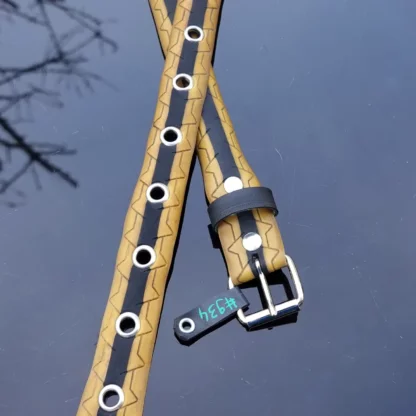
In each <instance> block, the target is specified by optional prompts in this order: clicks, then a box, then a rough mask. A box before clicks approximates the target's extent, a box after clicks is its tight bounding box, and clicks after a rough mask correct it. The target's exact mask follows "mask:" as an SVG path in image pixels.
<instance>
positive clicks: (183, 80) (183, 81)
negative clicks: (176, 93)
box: [176, 76, 191, 89]
mask: <svg viewBox="0 0 416 416" xmlns="http://www.w3.org/2000/svg"><path fill="white" fill-rule="evenodd" d="M176 85H177V86H178V87H179V88H184V89H185V88H188V87H189V86H190V85H191V81H189V79H188V78H187V77H185V76H181V77H178V78H177V80H176Z"/></svg>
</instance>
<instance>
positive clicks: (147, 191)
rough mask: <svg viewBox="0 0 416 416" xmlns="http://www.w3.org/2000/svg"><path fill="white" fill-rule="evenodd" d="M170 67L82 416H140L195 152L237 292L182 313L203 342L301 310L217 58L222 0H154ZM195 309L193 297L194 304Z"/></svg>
mask: <svg viewBox="0 0 416 416" xmlns="http://www.w3.org/2000/svg"><path fill="white" fill-rule="evenodd" d="M149 4H150V8H151V11H152V14H153V18H154V22H155V25H156V29H157V32H158V36H159V40H160V44H161V47H162V51H163V54H164V56H165V65H164V68H163V74H162V78H161V81H160V88H159V94H158V101H157V105H156V110H155V114H154V119H153V123H152V127H151V130H150V133H149V137H148V140H147V145H146V151H145V155H144V161H143V165H142V170H141V173H140V176H139V179H138V181H137V184H136V187H135V189H134V192H133V196H132V199H131V202H130V205H129V208H128V211H127V215H126V219H125V223H124V229H123V235H122V239H121V242H120V247H119V250H118V255H117V260H116V265H115V271H114V277H113V283H112V287H111V290H110V295H109V299H108V302H107V306H106V309H105V313H104V317H103V320H102V325H101V329H100V333H99V337H98V342H97V346H96V351H95V356H94V360H93V364H92V368H91V372H90V375H89V377H88V380H87V383H86V386H85V389H84V393H83V395H82V398H81V402H80V405H79V408H78V413H77V415H78V416H87V415H88V416H92V415H93V416H96V415H99V416H106V415H118V416H121V415H122V416H133V415H134V416H140V415H142V414H143V408H144V399H145V394H146V387H147V381H148V377H149V370H150V365H151V361H152V355H153V350H154V345H155V341H156V334H157V329H158V325H159V319H160V315H161V310H162V305H163V298H164V293H165V288H166V283H167V279H168V276H169V272H170V269H171V264H172V261H173V258H174V255H175V246H176V243H177V238H178V233H179V228H180V220H181V217H182V209H183V206H184V202H185V198H186V191H187V186H188V182H189V176H190V169H191V164H192V160H193V156H194V153H195V151H196V154H197V157H198V159H199V163H200V165H201V169H202V174H203V179H204V188H205V195H206V197H207V200H208V203H209V215H210V218H211V222H212V225H213V228H214V229H215V231H216V233H217V235H218V240H219V244H220V247H221V250H222V253H223V255H224V259H225V262H226V266H227V272H228V276H229V281H228V289H229V290H227V291H225V292H222V293H220V294H219V295H217V296H214V297H211V298H209V299H208V300H207V301H204V302H202V303H201V305H199V306H197V307H195V308H194V309H192V310H191V311H190V312H188V313H186V314H184V315H182V316H180V317H178V318H177V319H176V320H175V323H174V330H175V334H176V336H177V337H178V339H179V340H180V341H182V342H190V341H192V342H193V341H195V340H196V339H197V338H198V337H200V336H202V335H204V334H206V333H208V332H209V331H210V330H212V329H214V328H215V327H216V326H218V325H220V324H223V323H224V322H226V321H227V320H229V319H230V318H232V317H235V316H237V317H238V319H239V320H240V322H241V323H243V324H244V325H245V326H246V327H247V328H252V327H254V326H257V325H263V324H268V323H270V321H274V320H275V319H277V318H280V317H282V316H286V315H288V314H292V313H295V312H297V311H299V309H300V306H301V305H302V303H303V291H302V286H301V283H300V280H299V277H298V274H297V272H296V268H295V265H294V263H293V261H292V260H291V258H290V257H288V256H287V255H286V254H285V251H284V247H283V242H282V238H281V235H280V231H279V228H278V226H277V222H276V218H275V215H276V214H277V208H276V204H275V202H274V199H273V195H272V193H271V191H270V190H269V189H267V188H263V187H262V186H261V184H260V182H259V180H258V178H257V177H256V175H255V173H254V172H253V170H252V169H251V167H250V165H249V164H248V162H247V160H246V158H245V157H244V154H243V152H242V150H241V148H240V145H239V143H238V140H237V137H236V133H235V132H234V129H233V125H232V123H231V120H230V117H229V114H228V112H227V109H226V107H225V105H224V102H223V99H222V97H221V94H220V91H219V87H218V84H217V81H216V78H215V74H214V71H213V69H212V66H211V62H212V59H213V53H214V46H215V43H216V35H217V28H218V24H219V18H220V9H221V6H222V0H164V1H163V0H149ZM284 267H288V268H289V271H290V276H291V278H292V281H293V286H294V289H295V292H296V296H295V298H294V299H290V300H289V301H287V302H284V303H282V304H278V305H275V304H274V303H273V300H272V296H271V293H270V289H269V286H268V282H267V275H269V274H271V273H273V272H276V271H278V270H280V269H282V268H284ZM249 281H253V282H259V283H260V286H261V289H262V291H263V294H264V299H265V300H266V304H267V308H266V309H264V310H261V311H259V312H255V313H252V314H250V315H245V313H244V312H243V309H246V308H247V306H248V304H249V302H248V300H247V298H246V297H245V296H244V294H243V292H242V290H241V288H238V286H240V285H241V284H243V283H246V282H249ZM191 306H192V305H191Z"/></svg>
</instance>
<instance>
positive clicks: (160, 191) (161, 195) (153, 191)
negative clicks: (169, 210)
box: [146, 183, 169, 204]
mask: <svg viewBox="0 0 416 416" xmlns="http://www.w3.org/2000/svg"><path fill="white" fill-rule="evenodd" d="M146 198H147V200H148V201H149V202H151V203H153V204H156V203H160V202H164V201H166V200H168V199H169V189H168V187H167V186H166V185H165V184H163V183H153V184H152V185H150V186H149V187H148V188H147V191H146Z"/></svg>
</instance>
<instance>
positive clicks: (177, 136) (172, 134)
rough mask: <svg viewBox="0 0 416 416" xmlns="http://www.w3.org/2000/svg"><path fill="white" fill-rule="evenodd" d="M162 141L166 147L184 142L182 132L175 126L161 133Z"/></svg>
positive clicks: (166, 128)
mask: <svg viewBox="0 0 416 416" xmlns="http://www.w3.org/2000/svg"><path fill="white" fill-rule="evenodd" d="M160 140H161V141H162V143H163V144H164V145H165V146H175V145H176V144H178V143H180V142H181V140H182V132H181V131H180V130H179V129H178V128H176V127H173V126H170V127H165V128H164V129H163V130H162V131H161V132H160Z"/></svg>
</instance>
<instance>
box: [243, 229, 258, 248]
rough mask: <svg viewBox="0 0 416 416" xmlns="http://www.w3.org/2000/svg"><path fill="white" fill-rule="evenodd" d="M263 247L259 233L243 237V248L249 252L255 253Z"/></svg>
mask: <svg viewBox="0 0 416 416" xmlns="http://www.w3.org/2000/svg"><path fill="white" fill-rule="evenodd" d="M261 245H262V241H261V237H260V236H259V235H258V234H257V233H247V234H246V235H245V236H244V237H243V247H244V248H245V249H246V250H247V251H255V250H257V249H258V248H260V247H261Z"/></svg>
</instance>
